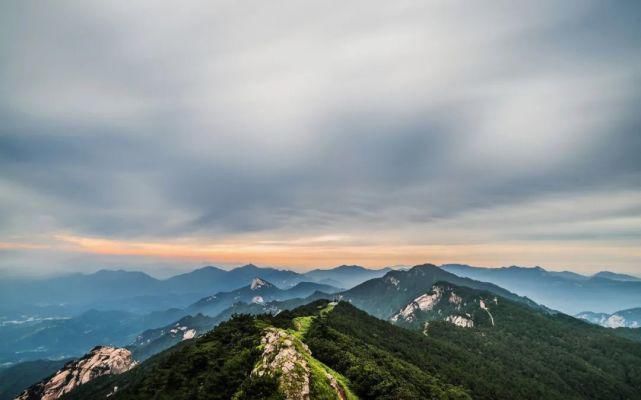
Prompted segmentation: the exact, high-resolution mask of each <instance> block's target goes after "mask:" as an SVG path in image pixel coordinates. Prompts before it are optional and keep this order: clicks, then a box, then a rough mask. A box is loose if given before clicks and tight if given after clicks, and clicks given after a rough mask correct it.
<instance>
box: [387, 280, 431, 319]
mask: <svg viewBox="0 0 641 400" xmlns="http://www.w3.org/2000/svg"><path fill="white" fill-rule="evenodd" d="M442 296H443V289H442V288H441V287H440V286H436V285H435V286H433V287H432V292H431V293H425V294H423V295H421V296H419V297H417V298H415V299H414V300H412V301H411V302H410V303H409V304H408V305H406V306H405V307H404V308H403V309H402V310H401V311H399V312H398V313H397V314H396V315H394V316H393V317H392V318H391V320H392V321H393V322H396V321H398V320H399V319H403V320H405V321H413V320H414V318H415V315H416V312H417V311H429V310H432V309H433V308H434V306H435V305H436V304H438V302H439V301H441V297H442Z"/></svg>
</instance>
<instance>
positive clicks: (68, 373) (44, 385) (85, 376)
mask: <svg viewBox="0 0 641 400" xmlns="http://www.w3.org/2000/svg"><path fill="white" fill-rule="evenodd" d="M135 365H136V362H135V361H134V360H133V358H132V356H131V352H130V351H129V350H127V349H123V348H117V347H109V346H98V347H94V348H93V349H92V350H91V351H90V352H89V353H87V354H85V355H84V356H83V357H82V358H79V359H78V360H74V361H71V362H69V363H67V364H66V365H65V366H64V367H62V369H60V370H59V371H58V372H56V373H55V374H54V375H53V376H51V377H49V378H47V379H45V380H43V381H41V382H39V383H36V384H35V385H33V386H31V387H30V388H28V389H26V390H25V391H24V392H22V393H21V394H20V395H19V396H18V397H16V400H55V399H58V398H60V397H61V396H62V395H64V394H66V393H69V392H70V391H72V390H73V389H75V388H76V387H78V386H80V385H83V384H85V383H87V382H89V381H91V380H93V379H95V378H97V377H99V376H102V375H110V374H121V373H123V372H126V371H128V370H130V369H131V368H132V367H133V366H135Z"/></svg>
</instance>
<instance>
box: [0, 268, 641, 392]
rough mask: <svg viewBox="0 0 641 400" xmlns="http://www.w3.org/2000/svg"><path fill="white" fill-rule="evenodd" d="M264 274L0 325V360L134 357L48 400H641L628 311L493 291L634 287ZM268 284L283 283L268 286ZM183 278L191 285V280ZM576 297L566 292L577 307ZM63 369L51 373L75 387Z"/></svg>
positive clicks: (518, 275)
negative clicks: (552, 303)
mask: <svg viewBox="0 0 641 400" xmlns="http://www.w3.org/2000/svg"><path fill="white" fill-rule="evenodd" d="M208 270H209V269H208V268H205V269H200V270H197V271H195V273H196V274H205V275H206V274H208V273H209V272H207V271H208ZM263 270H264V269H262V268H258V267H254V266H247V267H243V268H241V272H240V273H239V275H242V276H251V275H246V274H248V272H246V271H251V272H255V273H256V274H255V276H253V277H252V278H249V279H248V280H247V281H246V282H245V283H244V285H240V286H239V287H238V288H235V289H232V290H226V291H220V292H217V293H215V294H211V295H208V296H205V297H202V298H200V299H197V300H195V301H193V302H192V303H190V304H187V305H186V306H183V307H180V308H179V307H174V308H168V309H163V310H158V311H153V312H151V313H132V312H128V311H116V310H113V311H107V310H89V311H86V312H84V313H82V314H79V315H77V316H73V317H60V318H50V319H46V318H40V319H38V318H33V320H31V321H7V320H5V321H4V323H0V339H4V342H5V343H4V347H2V351H5V353H4V356H3V353H0V356H2V357H4V359H5V362H6V361H7V360H9V361H11V360H14V362H15V361H16V360H17V359H16V358H15V357H14V358H11V357H7V354H9V355H11V354H10V353H11V351H12V350H16V349H20V350H19V353H20V354H21V357H23V358H20V359H35V358H37V357H48V358H51V357H66V356H69V355H73V356H79V355H81V354H82V353H83V352H85V351H87V349H90V348H92V347H93V346H95V345H115V346H126V348H122V352H127V353H122V354H131V357H132V360H136V361H137V362H139V363H140V362H141V364H140V365H139V366H137V367H135V368H133V369H131V371H130V372H125V373H123V374H119V373H118V375H114V376H102V377H99V378H96V379H95V380H93V378H92V379H91V382H89V383H86V384H82V385H75V386H74V388H73V390H70V391H69V392H68V393H67V392H65V393H66V394H64V395H62V396H61V397H60V396H57V397H55V398H58V397H60V398H70V399H75V398H102V397H104V396H107V395H109V397H110V398H115V399H147V398H172V399H174V398H175V399H181V398H185V399H187V398H189V399H192V398H193V399H199V398H203V399H205V398H207V399H209V398H231V397H232V396H234V397H233V398H235V399H252V398H255V399H258V398H260V399H263V398H273V399H279V398H301V399H306V398H312V399H314V398H323V399H324V398H339V399H348V398H349V399H354V398H376V399H378V398H380V399H387V398H402V399H405V398H408V399H411V398H450V399H451V398H461V399H464V398H481V399H501V398H506V399H507V398H532V399H534V398H546V399H547V398H559V399H561V398H577V399H578V398H595V399H597V398H598V399H601V398H602V399H608V398H630V399H634V398H641V397H640V396H639V395H638V394H637V393H639V391H638V390H637V389H638V388H639V387H640V386H639V384H640V383H641V382H640V381H639V379H641V378H638V377H639V376H641V369H640V368H641V367H638V366H637V365H641V364H638V363H639V361H641V353H640V349H641V333H640V331H641V329H639V328H634V326H636V325H634V324H635V321H637V319H636V318H637V317H638V315H637V313H638V309H630V310H624V311H620V312H615V313H613V314H598V313H591V312H581V313H580V314H578V315H577V318H578V319H577V318H574V317H570V316H569V315H566V314H564V313H563V312H562V311H563V310H560V311H559V308H560V307H549V304H547V303H543V304H540V303H538V302H536V301H534V300H533V299H531V298H530V297H529V296H528V297H526V296H524V292H523V291H521V292H519V291H517V290H513V291H511V290H508V289H506V287H507V286H508V285H504V286H501V285H499V284H497V283H493V282H492V281H499V280H501V279H503V280H504V281H506V282H513V283H514V282H516V283H518V282H519V281H523V280H534V281H536V282H538V283H539V284H540V285H546V284H548V283H549V282H560V283H557V285H559V286H562V285H565V284H566V283H567V282H568V281H574V282H579V283H582V284H586V283H587V282H590V281H593V282H596V283H603V282H604V281H605V283H603V286H602V287H604V288H607V287H610V286H612V285H614V286H615V287H616V285H621V284H625V285H635V284H637V283H638V282H637V281H635V280H634V279H633V277H627V276H621V275H619V274H617V275H615V276H611V275H610V276H609V277H608V274H598V276H592V277H587V276H583V275H579V274H575V273H571V272H551V271H545V270H543V269H542V268H519V267H511V268H502V269H496V270H491V271H489V272H488V273H487V275H488V276H490V277H492V278H493V279H492V280H490V279H480V280H478V279H473V278H470V277H465V276H462V275H473V274H481V272H483V271H477V270H478V268H474V267H469V266H460V265H446V266H442V267H437V266H435V265H432V264H425V265H419V266H415V267H412V268H409V269H405V268H404V269H402V270H386V271H385V272H383V271H382V270H377V271H374V272H371V271H370V273H364V272H363V271H362V270H363V269H362V268H361V267H354V266H350V267H339V268H336V269H335V270H329V271H328V272H326V273H321V272H317V271H310V273H311V272H313V274H311V275H312V276H311V277H310V278H309V279H310V280H311V279H315V280H317V281H322V282H325V283H319V282H312V281H301V282H296V280H290V279H289V278H288V277H287V276H289V275H290V274H281V273H280V272H282V271H280V270H274V269H265V270H266V271H263ZM274 271H276V272H274ZM366 271H367V270H366ZM264 272H266V273H264ZM214 273H218V272H214ZM270 273H274V274H275V275H273V276H276V277H277V278H278V277H281V279H282V280H280V281H279V282H280V283H281V284H283V283H284V282H287V286H284V287H279V286H278V285H276V284H274V283H273V282H271V281H270V280H268V279H267V278H265V276H270ZM341 274H344V276H345V277H346V281H345V282H356V281H357V280H358V279H362V278H364V277H371V276H374V277H372V278H371V279H366V280H364V281H363V282H360V283H358V284H357V285H356V286H354V287H351V288H348V289H339V287H338V286H332V285H329V284H328V283H327V282H333V281H335V280H336V278H339V277H340V276H341ZM298 275H302V274H298ZM136 276H138V277H139V275H136ZM353 276H360V277H361V278H354V277H353ZM179 277H180V278H179V279H178V281H181V282H183V283H182V284H183V285H185V286H184V287H183V288H187V284H186V283H184V282H186V281H187V280H188V278H187V277H185V276H179ZM497 277H498V278H497ZM507 277H509V279H508V278H507ZM201 278H202V276H201ZM296 279H298V278H296ZM350 279H353V280H350ZM510 279H511V280H510ZM336 281H337V280H336ZM337 282H338V281H337ZM345 282H338V283H339V284H340V285H339V286H343V287H346V286H348V285H346V284H345ZM504 283H505V282H504ZM592 284H594V283H592ZM528 285H531V282H528V283H527V284H526V283H523V282H521V286H524V287H528ZM514 286H518V285H516V284H514ZM578 287H580V288H582V287H583V286H582V285H580V286H578ZM581 290H583V289H581ZM581 290H578V291H577V292H572V293H571V294H572V295H576V296H581V295H582V291H581ZM604 290H605V289H604ZM539 296H542V295H541V294H540V293H539ZM582 318H583V319H586V320H588V321H590V323H588V322H584V321H582V320H581V319H582ZM621 318H623V320H624V321H625V322H624V323H620V322H621ZM615 320H616V321H615ZM612 321H615V322H617V321H618V322H617V324H612V323H610V322H612ZM599 324H600V325H604V326H609V327H610V326H611V327H614V326H621V327H619V328H617V329H609V328H605V327H601V326H598V325H599ZM3 335H4V336H3ZM53 344H55V346H60V347H59V348H58V351H57V352H55V351H51V350H52V348H51V347H50V346H52V345H53ZM109 348H110V349H111V347H109ZM114 349H115V348H114ZM110 351H111V350H110ZM114 351H115V350H114ZM23 352H24V353H23ZM118 352H121V350H118ZM25 354H26V356H25ZM90 355H91V353H89V354H88V355H87V356H85V358H86V357H89V356H90ZM25 357H26V358H25ZM90 358H91V357H90ZM81 359H82V358H81ZM0 360H1V359H0ZM99 364H100V362H98V368H99V370H102V369H100V368H101V367H99ZM25 365H31V367H29V368H27V367H23V366H25ZM42 366H43V364H41V362H35V363H32V364H18V365H16V366H15V367H13V368H26V370H27V371H26V373H25V376H29V377H33V379H32V380H31V382H32V383H33V381H34V380H36V379H41V378H42V375H43V371H44V370H45V369H46V368H43V367H42ZM49 368H50V369H51V368H52V365H49ZM64 369H65V367H63V368H62V369H60V370H58V371H56V374H54V375H57V376H70V375H69V374H71V372H68V373H66V372H65V370H64ZM8 371H10V370H8ZM30 371H31V372H30ZM38 371H39V372H38ZM118 372H122V371H120V370H118ZM9 376H10V377H11V379H12V381H11V382H8V383H6V384H5V385H6V386H9V387H11V390H12V391H13V393H15V392H16V390H18V389H23V388H24V386H25V384H24V382H25V381H24V380H22V381H21V380H19V379H17V378H16V376H15V375H14V374H9ZM96 376H98V375H96ZM499 377H500V378H499ZM53 378H55V376H53ZM53 378H52V377H44V379H43V380H42V381H41V382H40V385H39V386H38V385H35V386H34V388H33V389H32V391H33V393H36V395H35V396H36V397H29V393H28V392H27V393H26V394H24V396H23V397H22V398H25V399H30V398H39V397H37V396H38V394H37V393H40V392H38V390H41V389H42V388H44V387H52V388H54V389H55V390H59V387H58V386H56V385H57V384H54V383H52V382H55V381H56V379H53ZM52 379H53V381H52ZM47 382H50V383H47ZM223 382H228V383H223ZM296 382H298V383H296ZM83 383H85V382H83ZM52 385H53V386H52ZM76 386H77V387H76ZM54 389H52V390H54ZM212 390H213V391H216V393H217V394H216V395H213V394H212ZM301 390H302V391H301ZM635 390H636V391H635ZM212 396H213V397H212ZM217 396H218V397H217ZM225 396H229V397H225ZM310 396H311V397H310ZM52 398H53V397H52ZM0 399H2V398H0ZM2 400H4V399H2Z"/></svg>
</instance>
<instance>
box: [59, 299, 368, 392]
mask: <svg viewBox="0 0 641 400" xmlns="http://www.w3.org/2000/svg"><path fill="white" fill-rule="evenodd" d="M323 307H326V304H323ZM314 318H316V316H311V315H310V316H306V317H304V318H299V319H294V318H288V319H287V320H282V319H281V320H274V319H272V318H271V317H264V318H255V317H250V316H246V315H239V316H236V317H235V318H233V319H231V320H230V321H227V322H224V323H222V324H221V325H220V326H218V327H217V328H216V329H215V330H213V331H212V332H210V333H207V334H206V335H204V336H202V337H200V338H198V339H195V340H193V341H188V342H183V343H181V344H180V345H179V346H176V347H174V348H172V349H170V350H169V351H167V352H164V353H162V354H159V355H158V356H156V357H153V358H151V359H149V360H148V361H147V362H145V363H143V364H142V365H140V366H139V367H138V368H135V369H133V370H131V371H130V372H128V373H125V374H123V375H119V376H111V377H104V378H103V379H98V380H96V381H94V382H92V383H91V384H88V385H84V386H82V387H80V388H78V389H77V390H75V391H73V392H71V393H69V394H68V395H67V396H65V397H64V398H65V399H88V398H104V396H106V395H108V394H112V397H110V398H113V399H138V400H144V399H152V398H153V399H177V400H180V399H232V398H233V399H292V400H298V399H300V400H303V399H310V398H311V399H342V400H353V399H356V396H355V395H354V394H353V393H352V392H351V390H350V388H349V383H348V382H347V380H346V379H345V378H344V377H343V376H342V375H340V374H338V373H336V372H335V371H333V370H331V369H330V368H329V367H327V366H326V365H324V364H323V363H321V362H320V361H318V360H317V359H315V358H314V357H313V356H312V354H311V353H310V351H309V349H308V348H307V346H306V345H305V344H304V343H303V340H304V337H305V335H306V331H307V329H308V328H309V326H310V325H311V323H312V320H313V319H314ZM114 387H118V390H117V391H116V392H114V391H113V388H114Z"/></svg>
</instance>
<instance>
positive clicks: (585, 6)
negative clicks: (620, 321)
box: [0, 0, 641, 275]
mask: <svg viewBox="0 0 641 400" xmlns="http://www.w3.org/2000/svg"><path fill="white" fill-rule="evenodd" d="M640 105H641V6H639V3H638V2H637V1H621V2H616V3H607V2H602V1H590V0H582V1H562V2H561V1H556V0H555V1H547V0H537V1H522V2H512V1H488V2H469V1H448V2H444V1H417V2H408V1H393V2H390V1H362V2H359V1H352V2H344V1H341V2H338V1H323V2H309V1H300V0H296V1H277V2H264V1H210V0H207V1H192V0H188V1H181V2H157V1H136V2H131V1H120V0H114V1H108V2H105V1H88V0H75V1H65V0H62V1H57V2H42V1H35V0H9V1H3V2H2V3H1V4H0V121H2V122H1V123H0V275H50V274H59V273H64V272H70V271H83V272H91V271H94V270H97V269H100V268H116V267H117V268H125V269H140V270H144V271H147V272H149V273H151V274H156V275H163V274H169V273H173V272H178V271H184V270H190V269H193V268H194V267H198V266H202V265H206V264H211V265H221V266H233V265H240V264H244V263H248V262H253V263H255V264H259V265H271V266H280V267H287V268H291V269H296V270H305V269H310V268H313V267H330V266H335V265H340V264H359V265H364V266H371V267H375V266H376V267H378V266H388V265H414V264H419V263H425V262H433V263H437V264H440V263H447V262H460V263H469V264H473V265H480V266H507V265H514V264H516V265H525V266H534V265H540V266H543V267H546V268H549V269H553V270H573V271H578V272H582V273H593V272H596V271H599V270H603V269H607V270H613V271H620V272H627V273H633V274H637V275H641V113H640V111H641V109H640Z"/></svg>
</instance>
